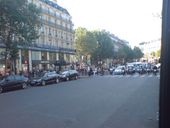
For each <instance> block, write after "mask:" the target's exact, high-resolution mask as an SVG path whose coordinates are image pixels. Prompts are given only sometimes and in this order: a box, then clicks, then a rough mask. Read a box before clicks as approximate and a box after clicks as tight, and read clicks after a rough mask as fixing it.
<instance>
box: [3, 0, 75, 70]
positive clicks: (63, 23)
mask: <svg viewBox="0 0 170 128" xmlns="http://www.w3.org/2000/svg"><path fill="white" fill-rule="evenodd" d="M28 2H30V3H31V2H32V3H33V4H35V5H36V6H37V7H38V8H40V9H41V14H40V17H39V18H40V22H41V24H42V26H41V28H40V29H39V30H38V31H39V35H40V37H39V38H38V39H37V40H36V41H35V42H34V43H33V45H32V46H31V47H30V46H29V47H26V51H25V47H22V46H19V49H20V50H19V60H17V70H18V71H23V70H27V71H32V70H33V69H34V68H35V69H43V68H44V69H50V68H51V67H54V63H55V62H56V61H57V60H58V59H59V54H60V53H62V54H64V56H65V58H64V59H66V60H65V61H69V63H71V62H72V61H73V60H74V59H73V58H74V54H75V47H74V39H73V38H74V32H73V23H72V17H71V15H70V14H69V13H68V11H67V10H66V9H65V8H63V7H61V6H59V5H58V4H57V3H56V2H57V1H56V0H55V2H51V1H49V0H28ZM30 44H31V42H30ZM23 51H25V52H23ZM51 53H52V54H51ZM25 54H26V55H25ZM43 54H45V55H46V57H45V60H44V59H43V56H42V55H43ZM51 55H52V56H54V57H51ZM54 58H55V59H54ZM0 66H1V67H3V66H4V64H3V65H0Z"/></svg>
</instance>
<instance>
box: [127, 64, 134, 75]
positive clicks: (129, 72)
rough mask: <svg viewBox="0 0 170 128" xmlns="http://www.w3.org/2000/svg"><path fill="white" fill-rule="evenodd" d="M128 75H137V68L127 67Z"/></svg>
mask: <svg viewBox="0 0 170 128" xmlns="http://www.w3.org/2000/svg"><path fill="white" fill-rule="evenodd" d="M126 73H127V74H134V73H135V68H134V66H133V65H127V67H126Z"/></svg>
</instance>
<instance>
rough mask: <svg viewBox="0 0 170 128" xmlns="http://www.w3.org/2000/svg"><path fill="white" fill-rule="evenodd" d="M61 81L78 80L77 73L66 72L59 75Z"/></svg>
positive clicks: (73, 71)
mask: <svg viewBox="0 0 170 128" xmlns="http://www.w3.org/2000/svg"><path fill="white" fill-rule="evenodd" d="M61 79H62V80H63V81H69V80H72V79H78V72H77V71H76V70H68V71H64V72H62V73H61Z"/></svg>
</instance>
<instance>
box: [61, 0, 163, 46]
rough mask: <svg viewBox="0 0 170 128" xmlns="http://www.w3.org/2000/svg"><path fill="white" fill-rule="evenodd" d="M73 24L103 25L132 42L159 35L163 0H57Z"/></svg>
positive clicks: (75, 25) (154, 37)
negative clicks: (70, 17)
mask: <svg viewBox="0 0 170 128" xmlns="http://www.w3.org/2000/svg"><path fill="white" fill-rule="evenodd" d="M58 4H59V5H61V6H62V7H64V8H66V9H67V10H68V11H69V13H70V14H71V16H72V21H73V23H74V28H77V27H79V26H80V27H85V28H87V29H88V30H94V29H100V30H101V29H105V30H107V31H110V32H111V33H113V34H115V35H116V36H118V37H120V38H121V39H124V40H127V41H128V42H129V43H130V44H131V45H137V44H138V43H140V42H142V41H149V40H155V39H158V38H160V37H161V19H160V18H158V17H157V14H161V10H162V0H58Z"/></svg>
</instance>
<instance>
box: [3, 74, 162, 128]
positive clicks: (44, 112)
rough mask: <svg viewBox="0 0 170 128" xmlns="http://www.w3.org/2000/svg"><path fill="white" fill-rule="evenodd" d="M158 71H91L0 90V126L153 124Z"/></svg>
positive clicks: (119, 127) (129, 127)
mask: <svg viewBox="0 0 170 128" xmlns="http://www.w3.org/2000/svg"><path fill="white" fill-rule="evenodd" d="M158 99H159V75H158V76H154V75H147V74H145V75H132V76H131V75H126V76H121V75H120V76H111V75H107V76H92V77H84V78H81V79H78V80H73V81H69V82H61V83H59V84H53V85H47V86H43V87H42V86H40V87H29V88H28V89H25V90H16V91H10V92H6V93H2V94H0V111H1V112H0V127H1V128H158V120H157V118H158V117H157V116H158V113H157V112H158Z"/></svg>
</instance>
